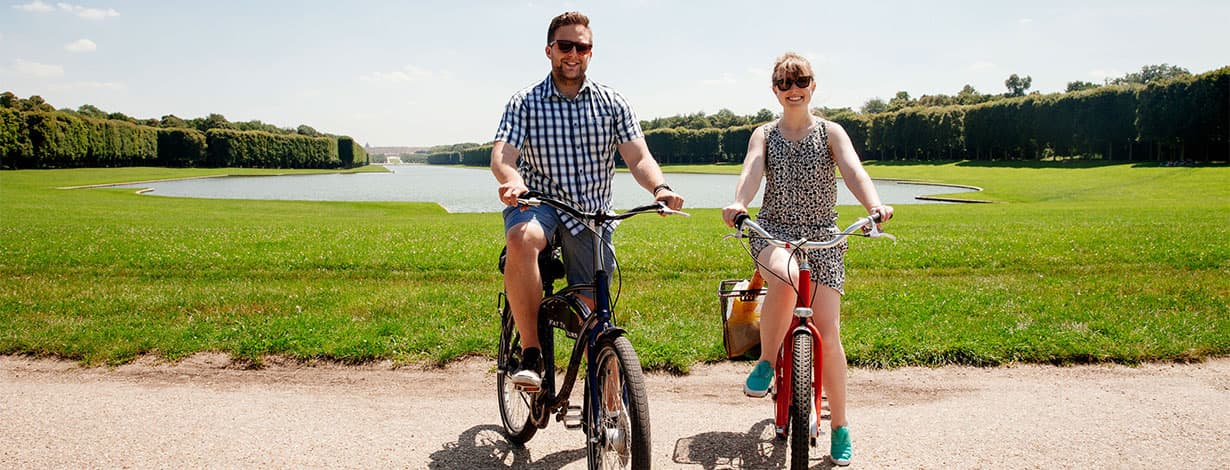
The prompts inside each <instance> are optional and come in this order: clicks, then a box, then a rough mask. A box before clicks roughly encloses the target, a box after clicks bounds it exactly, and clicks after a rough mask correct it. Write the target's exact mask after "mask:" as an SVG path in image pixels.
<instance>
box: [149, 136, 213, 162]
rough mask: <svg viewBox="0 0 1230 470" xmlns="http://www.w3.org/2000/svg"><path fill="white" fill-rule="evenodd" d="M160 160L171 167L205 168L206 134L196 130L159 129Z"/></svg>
mask: <svg viewBox="0 0 1230 470" xmlns="http://www.w3.org/2000/svg"><path fill="white" fill-rule="evenodd" d="M158 160H159V161H160V162H162V164H163V165H166V166H171V167H199V166H205V134H203V133H201V131H198V130H196V129H187V128H184V129H158Z"/></svg>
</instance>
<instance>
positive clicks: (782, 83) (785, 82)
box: [773, 77, 811, 91]
mask: <svg viewBox="0 0 1230 470" xmlns="http://www.w3.org/2000/svg"><path fill="white" fill-rule="evenodd" d="M792 83H793V84H795V85H797V86H798V87H799V88H807V87H809V86H811V77H799V78H796V79H794V80H791V79H789V78H779V79H777V80H773V86H776V87H777V89H778V90H781V91H787V90H789V89H790V84H792Z"/></svg>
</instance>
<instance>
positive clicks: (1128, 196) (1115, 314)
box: [0, 163, 1230, 371]
mask: <svg viewBox="0 0 1230 470" xmlns="http://www.w3.org/2000/svg"><path fill="white" fill-rule="evenodd" d="M687 169H688V170H693V171H695V170H701V171H718V172H732V173H737V172H738V171H739V168H738V167H737V166H717V167H702V168H694V167H693V168H687ZM867 169H868V171H869V172H870V173H871V175H872V176H873V177H876V178H904V179H915V180H925V181H932V182H945V183H956V184H968V185H973V186H979V187H982V188H984V189H985V191H984V192H981V193H967V194H962V196H963V197H966V198H970V199H980V200H987V201H994V202H995V203H994V204H969V205H900V206H897V216H896V217H895V218H894V220H893V221H892V222H891V223H890V224H888V228H889V230H890V231H891V232H893V233H894V234H896V235H897V236H898V238H899V242H898V243H897V244H895V245H894V244H891V243H887V242H884V243H882V242H880V241H878V240H877V241H869V240H862V239H859V240H853V241H852V242H851V250H850V252H849V255H848V257H847V265H848V278H847V286H846V290H847V296H846V298H845V302H844V307H843V320H844V321H843V324H842V326H843V330H844V331H843V338H844V344H845V347H846V351H847V354H848V356H849V359H850V362H851V363H852V364H855V365H860V366H885V367H893V366H901V365H910V364H920V365H939V364H954V363H955V364H976V365H995V364H1003V363H1008V362H1018V361H1019V362H1041V363H1074V362H1121V363H1135V362H1140V361H1152V360H1162V361H1186V360H1194V359H1199V358H1203V357H1207V356H1215V355H1226V354H1230V306H1228V305H1230V229H1228V228H1227V225H1228V223H1230V168H1227V167H1208V168H1190V167H1188V168H1161V167H1155V166H1133V165H1126V164H1120V165H1092V164H1083V165H1081V164H1076V165H1074V164H1071V163H1068V164H1038V163H1035V164H1019V165H1016V164H978V163H945V164H869V165H868V166H867ZM669 170H673V171H679V170H681V169H680V168H670V169H669ZM279 172H286V171H268V170H238V169H218V170H196V169H167V168H122V169H80V170H32V171H6V172H0V353H6V354H34V355H51V356H59V357H66V358H72V359H77V360H80V361H82V362H85V363H89V364H96V363H112V364H114V363H122V362H125V361H129V360H131V359H133V358H135V357H137V356H138V355H141V354H150V353H152V354H157V355H161V356H165V357H167V358H170V359H175V358H180V357H183V356H185V355H188V354H192V353H194V352H198V351H223V352H227V353H229V354H231V355H233V356H236V357H240V358H244V359H247V360H251V361H253V362H255V363H259V361H260V360H261V358H262V357H263V356H264V355H267V354H282V355H288V356H292V357H297V358H305V359H306V358H323V359H328V360H337V361H342V362H363V361H370V360H375V359H384V358H389V359H393V360H395V361H399V362H429V363H445V362H448V361H451V360H454V359H456V358H458V357H462V356H466V355H473V354H479V355H490V354H491V352H492V351H494V349H495V344H496V321H497V320H496V319H497V311H496V307H497V306H496V293H497V291H498V290H499V289H500V286H501V282H500V277H499V274H498V272H497V271H496V269H495V259H496V255H497V254H498V253H499V250H500V244H501V239H502V237H501V234H500V232H501V220H500V217H499V215H498V214H448V213H445V212H444V211H443V210H441V209H440V208H438V207H437V206H435V205H433V204H415V203H343V202H294V201H241V200H205V199H181V198H165V197H153V196H139V195H136V194H134V193H133V191H132V190H126V189H72V190H69V189H58V188H63V187H70V186H82V185H92V184H101V183H116V182H129V181H144V180H151V179H162V178H180V177H191V176H204V175H210V174H240V173H242V174H261V173H266V174H267V173H279ZM492 186H493V187H494V186H495V183H494V180H493V182H492ZM685 196H686V195H685ZM842 209H844V210H842V222H843V223H845V222H848V221H851V220H853V218H854V217H855V216H856V215H859V214H860V212H861V211H860V210H856V209H855V208H849V207H847V208H842ZM692 212H693V217H692V218H690V219H688V218H680V217H671V218H656V217H644V218H636V219H632V220H629V221H628V222H626V223H624V224H623V225H622V226H621V229H620V232H619V233H618V235H617V237H616V244H617V246H618V247H619V250H620V254H621V256H620V263H621V265H622V266H623V269H624V273H625V277H626V279H624V282H623V290H622V296H621V297H620V303H619V305H618V315H619V321H620V323H621V324H622V325H623V326H625V327H627V328H628V329H629V331H630V336H631V339H632V341H633V344H635V345H636V348H637V351H638V353H640V356H641V358H642V360H643V361H644V362H645V365H646V367H648V368H653V369H669V370H680V371H686V370H687V369H688V368H689V367H690V366H691V365H692V364H694V363H696V362H698V361H713V360H721V359H723V354H722V346H721V331H720V330H721V328H720V321H719V318H718V315H719V314H718V301H717V297H716V289H717V284H718V281H719V280H721V279H727V278H735V277H745V276H747V275H748V274H750V269H751V265H750V261H749V260H748V259H747V257H746V254H745V253H744V252H743V250H742V249H741V248H740V247H739V246H738V244H737V242H735V241H731V240H722V238H721V236H722V235H723V234H725V233H726V232H727V230H728V229H726V227H725V226H724V225H723V224H722V223H721V222H720V218H719V215H718V214H719V213H718V210H716V209H697V210H692Z"/></svg>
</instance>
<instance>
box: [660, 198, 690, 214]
mask: <svg viewBox="0 0 1230 470" xmlns="http://www.w3.org/2000/svg"><path fill="white" fill-rule="evenodd" d="M658 206H659V209H658V213H659V214H662V215H682V216H684V217H691V216H692V214H689V213H687V212H684V211H677V210H674V209H671V208H669V207H666V203H665V202H662V201H658Z"/></svg>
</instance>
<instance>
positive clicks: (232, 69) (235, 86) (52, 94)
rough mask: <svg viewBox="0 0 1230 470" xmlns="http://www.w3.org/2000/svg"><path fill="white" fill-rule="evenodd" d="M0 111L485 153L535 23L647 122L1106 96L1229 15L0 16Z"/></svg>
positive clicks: (1035, 7)
mask: <svg viewBox="0 0 1230 470" xmlns="http://www.w3.org/2000/svg"><path fill="white" fill-rule="evenodd" d="M0 1H3V2H7V4H4V3H0V91H12V92H13V93H15V94H16V95H18V96H20V97H22V98H26V97H29V96H31V95H39V96H41V97H43V99H44V100H46V101H47V102H48V103H50V104H52V105H53V106H55V107H56V108H61V109H62V108H71V109H77V108H78V107H79V106H81V105H83V104H91V105H94V106H97V107H99V108H101V109H103V110H104V111H107V112H115V111H118V112H122V113H124V114H127V115H129V116H133V117H137V118H160V117H162V116H164V115H167V114H174V115H176V116H178V117H180V118H184V119H190V118H195V117H204V116H207V115H209V114H210V113H219V114H222V115H223V116H225V117H226V118H227V119H228V120H230V121H232V122H238V121H249V120H253V119H256V120H260V121H263V122H266V123H271V124H274V125H277V126H280V127H297V126H299V125H300V124H306V125H309V126H312V127H313V128H315V129H317V130H319V131H322V132H329V133H333V134H339V135H350V136H352V137H354V138H355V139H356V140H357V141H358V142H360V143H365V144H370V145H372V146H431V145H442V144H454V143H460V142H488V141H490V140H491V138H492V137H493V136H494V134H495V129H496V126H497V125H498V124H499V120H500V115H501V113H502V112H503V109H504V105H505V103H506V102H507V101H508V98H509V97H510V96H511V95H512V94H513V93H515V92H516V91H518V90H520V89H522V88H525V87H527V86H530V85H533V84H534V83H536V82H538V81H540V80H542V79H543V78H544V77H546V75H547V73H548V71H549V66H550V64H549V61H548V59H547V58H546V55H545V52H544V48H545V45H546V42H547V40H546V29H547V25H548V23H549V22H550V20H551V18H552V17H554V16H555V15H557V14H559V13H562V12H565V11H581V12H582V13H585V14H586V15H588V16H589V18H590V27H591V29H592V31H593V41H594V55H593V58H592V59H591V61H590V64H589V71H588V76H589V78H590V79H592V80H595V81H598V82H600V83H604V84H606V85H610V86H612V87H614V88H615V89H616V90H618V91H619V92H620V93H622V94H623V95H624V96H625V97H626V98H627V99H628V100H629V102H630V103H632V106H633V108H634V110H635V112H636V113H637V115H638V117H639V118H640V119H642V120H648V119H653V118H656V117H666V116H674V115H679V114H691V113H696V112H704V113H706V114H713V113H716V112H718V111H719V110H721V109H729V110H731V111H733V112H734V113H736V114H740V115H747V114H754V113H756V112H757V111H759V110H760V109H770V110H772V111H774V112H780V107H779V106H778V104H777V101H776V99H775V98H774V96H773V94H772V92H771V91H770V86H771V85H770V84H769V73H770V70H771V68H772V65H773V61H774V59H776V58H777V57H778V56H780V55H781V54H782V53H784V52H786V51H795V52H798V53H800V54H802V55H803V56H805V57H807V58H808V59H810V61H811V62H812V65H813V68H814V69H815V75H816V81H817V90H816V94H815V96H814V98H813V100H812V103H811V104H812V106H813V107H815V106H827V107H847V106H848V107H853V108H855V109H857V108H859V107H861V106H862V104H863V103H865V102H866V101H867V100H868V99H870V98H877V97H878V98H881V99H883V100H885V101H887V100H888V99H890V98H892V97H893V96H894V95H896V93H897V92H898V91H906V92H908V93H909V94H910V96H911V97H915V98H916V97H919V96H921V95H925V94H940V93H943V94H949V95H955V94H956V93H957V92H958V91H959V90H960V89H961V88H962V87H963V86H964V85H966V84H969V85H971V86H973V87H974V88H975V89H977V90H978V91H980V92H982V93H1002V92H1004V91H1005V90H1006V89H1005V87H1004V80H1005V79H1006V78H1007V77H1008V76H1009V75H1011V74H1014V73H1015V74H1019V75H1021V76H1026V75H1028V76H1030V77H1032V79H1033V83H1032V85H1033V86H1032V88H1031V89H1030V90H1031V91H1035V90H1036V91H1040V92H1042V93H1052V92H1059V91H1063V90H1064V88H1065V86H1066V85H1067V83H1068V82H1071V81H1076V80H1082V81H1090V82H1095V83H1101V82H1103V80H1105V79H1107V78H1116V77H1121V76H1123V75H1124V74H1126V73H1129V72H1137V71H1139V70H1140V68H1141V67H1142V66H1144V65H1151V64H1162V63H1166V64H1171V65H1178V66H1180V67H1183V68H1186V69H1187V70H1189V71H1191V72H1192V73H1201V72H1206V71H1209V70H1213V69H1217V68H1220V67H1223V66H1227V65H1230V52H1228V51H1230V2H1227V1H1224V0H1209V1H1183V0H1175V1H1167V2H1158V1H1136V0H1118V1H1079V0H1068V1H1034V2H998V1H984V0H979V1H954V0H930V1H925V2H924V1H851V2H831V1H794V0H780V1H770V2H753V1H722V0H715V1H654V0H623V1H618V2H611V1H606V2H597V1H595V2H588V1H565V2H555V1H517V0H508V1H447V2H446V1H369V0H352V1H341V0H338V1H314V0H305V1H281V0H261V1H232V0H210V1H181V0H165V1H164V0H147V1H136V0H100V1H92V0H90V1H87V0H67V2H59V1H56V0H0Z"/></svg>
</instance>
